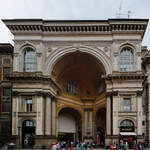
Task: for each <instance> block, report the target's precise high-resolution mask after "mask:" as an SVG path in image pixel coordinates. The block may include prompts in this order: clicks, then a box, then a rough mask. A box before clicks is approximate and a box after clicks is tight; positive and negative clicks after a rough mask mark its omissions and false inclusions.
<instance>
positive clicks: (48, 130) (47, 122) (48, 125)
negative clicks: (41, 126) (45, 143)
mask: <svg viewBox="0 0 150 150" xmlns="http://www.w3.org/2000/svg"><path fill="white" fill-rule="evenodd" d="M45 115H46V116H45V128H46V129H45V134H46V135H51V134H52V132H51V128H52V127H51V119H52V118H51V97H50V96H46V114H45Z"/></svg>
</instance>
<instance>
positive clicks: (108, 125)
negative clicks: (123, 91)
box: [106, 93, 111, 135]
mask: <svg viewBox="0 0 150 150" xmlns="http://www.w3.org/2000/svg"><path fill="white" fill-rule="evenodd" d="M106 112H107V114H106V135H111V98H110V93H109V94H108V95H107V108H106Z"/></svg>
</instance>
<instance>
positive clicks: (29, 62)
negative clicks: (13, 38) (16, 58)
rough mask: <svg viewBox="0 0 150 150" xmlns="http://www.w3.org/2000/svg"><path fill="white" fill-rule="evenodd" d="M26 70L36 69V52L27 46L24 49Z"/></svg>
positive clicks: (24, 69) (24, 67) (24, 68)
mask: <svg viewBox="0 0 150 150" xmlns="http://www.w3.org/2000/svg"><path fill="white" fill-rule="evenodd" d="M23 65H24V66H23V71H24V72H34V71H36V54H35V51H34V50H33V49H32V48H26V49H25V50H24V64H23Z"/></svg>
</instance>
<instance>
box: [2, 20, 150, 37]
mask: <svg viewBox="0 0 150 150" xmlns="http://www.w3.org/2000/svg"><path fill="white" fill-rule="evenodd" d="M3 22H4V23H5V24H6V25H7V27H8V28H9V29H10V30H11V32H12V33H15V32H21V33H24V32H29V33H31V32H34V33H37V32H45V33H59V34H60V33H63V34H64V33H78V34H79V33H80V34H85V33H86V34H87V33H90V34H91V33H95V34H99V33H101V34H105V33H106V34H110V33H111V34H112V33H120V32H123V33H131V32H133V33H134V32H135V33H137V32H138V33H140V34H142V36H143V35H144V32H145V30H146V27H147V24H148V20H146V19H145V20H144V19H108V20H96V21H79V20H78V21H50V20H34V19H33V20H29V19H25V20H22V19H18V20H3Z"/></svg>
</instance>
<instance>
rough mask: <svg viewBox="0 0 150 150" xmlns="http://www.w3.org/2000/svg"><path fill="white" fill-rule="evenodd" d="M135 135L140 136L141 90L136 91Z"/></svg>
mask: <svg viewBox="0 0 150 150" xmlns="http://www.w3.org/2000/svg"><path fill="white" fill-rule="evenodd" d="M137 135H140V136H142V91H141V92H140V91H138V92H137Z"/></svg>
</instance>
